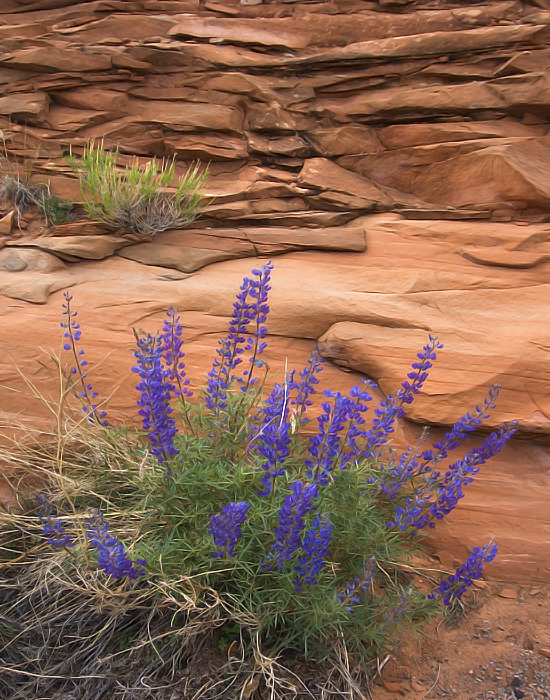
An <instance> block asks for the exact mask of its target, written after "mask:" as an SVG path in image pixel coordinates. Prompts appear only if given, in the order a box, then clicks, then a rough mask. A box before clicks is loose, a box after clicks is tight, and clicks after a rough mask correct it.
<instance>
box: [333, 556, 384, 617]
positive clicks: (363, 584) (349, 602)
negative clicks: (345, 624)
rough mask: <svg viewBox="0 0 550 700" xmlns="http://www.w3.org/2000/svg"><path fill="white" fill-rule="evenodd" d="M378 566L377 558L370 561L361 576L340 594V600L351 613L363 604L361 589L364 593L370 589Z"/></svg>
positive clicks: (360, 573) (362, 570)
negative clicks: (360, 595) (360, 594)
mask: <svg viewBox="0 0 550 700" xmlns="http://www.w3.org/2000/svg"><path fill="white" fill-rule="evenodd" d="M376 566H377V559H376V557H371V558H370V559H368V560H367V561H366V562H365V565H364V566H363V568H362V569H361V571H360V572H359V574H358V575H357V576H356V577H355V578H354V579H353V581H350V583H348V584H347V585H346V589H345V591H343V592H342V593H339V594H338V600H339V601H340V602H341V603H342V604H343V605H344V606H345V608H346V610H348V611H349V612H353V610H354V607H355V606H356V605H358V604H359V603H360V602H361V598H359V591H360V589H362V590H364V591H366V590H368V589H369V587H370V585H371V583H372V577H373V576H374V572H375V571H376Z"/></svg>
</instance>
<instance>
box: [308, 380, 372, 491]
mask: <svg viewBox="0 0 550 700" xmlns="http://www.w3.org/2000/svg"><path fill="white" fill-rule="evenodd" d="M323 393H324V394H325V396H327V397H329V398H332V399H334V404H330V403H328V402H326V403H323V404H321V407H322V408H323V411H324V413H322V414H321V415H320V416H319V418H318V419H317V422H318V424H319V432H318V434H317V435H315V436H314V437H312V438H310V440H309V446H308V448H307V449H308V452H309V453H310V455H311V459H307V460H306V461H305V466H306V467H307V468H308V471H307V476H308V477H310V478H311V477H313V478H315V479H316V480H317V481H318V482H319V484H320V485H321V486H324V485H326V484H327V483H328V479H329V473H330V472H331V471H333V469H335V467H339V468H340V469H345V468H346V467H347V465H348V464H349V462H350V461H352V460H354V459H356V458H357V457H358V456H359V453H360V446H359V443H358V442H357V439H358V438H362V437H365V436H366V434H367V431H365V430H364V429H363V428H362V426H363V425H364V423H365V419H364V418H363V416H362V414H363V413H364V412H365V411H367V410H368V407H367V406H366V405H365V403H364V402H366V401H370V400H371V396H370V394H368V393H367V392H366V391H363V390H362V389H361V387H359V386H355V387H353V388H352V389H351V391H350V396H349V397H347V396H343V395H342V394H341V393H340V392H339V391H338V392H333V391H324V392H323ZM346 425H347V429H346V430H344V428H345V427H346Z"/></svg>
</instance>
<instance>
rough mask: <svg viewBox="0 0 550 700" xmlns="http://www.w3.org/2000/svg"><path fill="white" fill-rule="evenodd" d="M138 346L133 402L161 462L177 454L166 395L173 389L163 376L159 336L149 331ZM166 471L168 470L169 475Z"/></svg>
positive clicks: (167, 396) (171, 410) (135, 354)
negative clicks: (135, 392) (137, 398)
mask: <svg viewBox="0 0 550 700" xmlns="http://www.w3.org/2000/svg"><path fill="white" fill-rule="evenodd" d="M137 346H138V349H137V350H136V352H134V357H135V358H136V359H137V365H136V366H135V367H132V372H137V373H138V374H139V376H140V379H141V381H140V382H139V384H137V385H136V389H137V390H138V391H140V392H141V397H140V399H139V400H138V402H137V405H138V406H139V407H140V410H139V411H138V413H139V415H140V416H141V420H142V423H143V429H144V430H146V431H147V432H148V433H149V439H150V441H151V445H152V447H151V453H152V454H153V455H154V456H155V457H156V458H157V459H158V461H159V462H160V463H161V464H163V463H165V462H166V461H167V460H168V458H169V457H172V456H174V455H177V454H179V452H178V450H177V449H176V447H175V446H174V437H175V436H176V434H177V432H178V431H177V428H176V424H175V421H174V420H173V419H172V418H171V414H172V413H173V409H172V408H171V407H170V398H171V395H172V393H173V392H174V390H175V387H174V385H173V384H171V383H170V382H169V381H168V380H167V379H166V377H165V372H164V370H163V367H162V363H161V357H162V349H163V345H162V338H159V337H158V336H153V335H151V334H150V333H148V334H147V336H146V337H145V338H138V340H137ZM169 474H170V472H168V474H167V475H168V476H169Z"/></svg>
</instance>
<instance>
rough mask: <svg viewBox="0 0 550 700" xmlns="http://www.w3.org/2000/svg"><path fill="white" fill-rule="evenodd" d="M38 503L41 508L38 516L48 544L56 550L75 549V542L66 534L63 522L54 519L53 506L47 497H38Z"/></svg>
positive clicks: (37, 512)
mask: <svg viewBox="0 0 550 700" xmlns="http://www.w3.org/2000/svg"><path fill="white" fill-rule="evenodd" d="M36 501H37V503H38V506H39V508H38V510H37V511H36V514H37V516H38V519H39V520H40V522H41V523H42V526H43V527H42V534H43V535H45V536H46V542H47V543H48V544H49V545H51V546H52V547H53V548H54V549H57V548H58V547H74V542H73V541H72V539H71V537H70V535H67V534H65V529H64V527H63V525H62V524H61V520H60V519H59V518H55V517H54V515H53V506H52V504H51V503H50V502H49V501H48V499H47V498H46V496H42V495H38V496H37V497H36Z"/></svg>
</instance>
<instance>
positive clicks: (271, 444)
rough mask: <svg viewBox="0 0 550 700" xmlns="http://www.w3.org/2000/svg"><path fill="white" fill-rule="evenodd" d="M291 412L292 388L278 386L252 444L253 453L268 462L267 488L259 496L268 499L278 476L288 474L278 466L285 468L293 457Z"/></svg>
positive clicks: (264, 467) (265, 409)
mask: <svg viewBox="0 0 550 700" xmlns="http://www.w3.org/2000/svg"><path fill="white" fill-rule="evenodd" d="M288 410H289V400H288V385H287V384H286V383H285V384H283V385H281V384H275V388H274V389H273V391H272V392H271V394H270V395H269V396H268V397H267V399H266V402H265V406H264V408H263V409H262V411H261V413H260V416H261V420H260V424H259V425H258V427H257V430H256V433H255V435H254V436H253V437H252V439H251V441H250V445H251V451H256V452H258V454H259V455H260V456H261V457H263V460H264V461H263V462H262V464H261V467H262V469H263V470H264V472H265V473H264V475H263V477H262V484H263V485H264V488H263V489H262V490H261V491H258V496H268V495H269V494H270V493H271V490H272V487H273V482H274V481H275V479H276V477H278V476H282V475H283V474H284V473H285V471H284V469H283V468H282V466H278V465H282V464H283V462H284V461H285V459H286V458H287V457H288V456H289V454H290V443H291V438H290V435H291V426H290V422H289V421H288Z"/></svg>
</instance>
